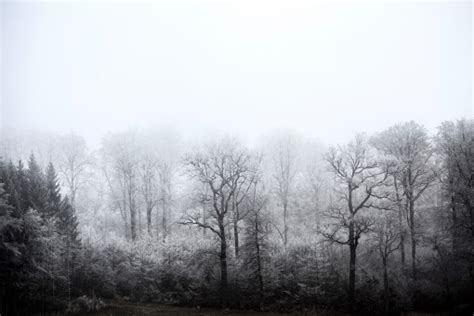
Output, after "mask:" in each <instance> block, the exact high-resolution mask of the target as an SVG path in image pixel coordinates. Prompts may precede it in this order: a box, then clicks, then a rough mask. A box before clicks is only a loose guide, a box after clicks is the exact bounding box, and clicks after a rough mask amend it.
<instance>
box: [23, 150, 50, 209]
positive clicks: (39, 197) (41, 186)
mask: <svg viewBox="0 0 474 316" xmlns="http://www.w3.org/2000/svg"><path fill="white" fill-rule="evenodd" d="M26 179H27V191H28V194H27V195H28V207H31V208H33V209H36V210H38V211H39V212H41V214H42V215H43V216H47V215H49V214H47V213H46V210H45V208H46V203H47V194H48V192H47V191H46V186H45V178H44V174H43V172H42V170H41V168H40V166H39V165H38V163H37V162H36V158H35V155H34V154H33V153H32V154H31V155H30V158H29V160H28V170H27V171H26Z"/></svg>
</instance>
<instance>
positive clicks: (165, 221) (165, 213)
mask: <svg viewBox="0 0 474 316" xmlns="http://www.w3.org/2000/svg"><path fill="white" fill-rule="evenodd" d="M161 231H162V233H163V242H165V241H166V237H167V236H168V204H167V202H166V201H163V217H162V218H161Z"/></svg>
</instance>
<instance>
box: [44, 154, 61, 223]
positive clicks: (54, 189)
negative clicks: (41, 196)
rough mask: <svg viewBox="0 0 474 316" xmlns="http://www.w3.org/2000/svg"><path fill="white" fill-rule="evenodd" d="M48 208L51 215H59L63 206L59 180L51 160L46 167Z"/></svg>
mask: <svg viewBox="0 0 474 316" xmlns="http://www.w3.org/2000/svg"><path fill="white" fill-rule="evenodd" d="M46 208H47V210H46V212H47V213H48V214H49V216H50V217H59V213H60V212H61V208H62V205H61V193H60V186H59V180H58V176H57V174H56V170H55V169H54V166H53V164H52V163H51V162H50V163H49V165H48V168H47V169H46Z"/></svg>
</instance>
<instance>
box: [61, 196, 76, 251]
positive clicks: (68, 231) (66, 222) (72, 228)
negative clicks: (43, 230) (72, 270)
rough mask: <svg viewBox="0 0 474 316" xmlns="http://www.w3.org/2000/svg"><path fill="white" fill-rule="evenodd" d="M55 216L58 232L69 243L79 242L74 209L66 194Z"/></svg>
mask: <svg viewBox="0 0 474 316" xmlns="http://www.w3.org/2000/svg"><path fill="white" fill-rule="evenodd" d="M57 218H58V221H57V223H58V228H59V232H60V233H61V234H62V235H64V236H65V237H66V238H67V239H68V240H69V241H70V242H71V244H75V245H77V244H79V242H80V240H79V232H78V221H77V216H76V211H75V210H74V208H73V207H72V205H71V203H70V202H69V198H68V197H67V196H66V197H65V198H64V199H63V200H62V202H61V204H60V208H59V213H58V216H57Z"/></svg>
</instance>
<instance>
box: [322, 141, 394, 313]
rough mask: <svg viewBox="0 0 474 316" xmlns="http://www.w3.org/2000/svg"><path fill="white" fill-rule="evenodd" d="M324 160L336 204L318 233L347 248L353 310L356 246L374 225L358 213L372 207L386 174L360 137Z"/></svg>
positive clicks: (330, 151)
mask: <svg viewBox="0 0 474 316" xmlns="http://www.w3.org/2000/svg"><path fill="white" fill-rule="evenodd" d="M326 160H327V162H328V163H329V171H330V172H331V173H332V174H333V175H334V177H335V181H336V185H337V187H336V189H335V194H336V198H337V200H338V201H339V203H336V204H335V205H333V206H331V207H330V208H329V210H328V212H327V213H326V216H327V217H328V218H329V219H330V220H331V223H330V224H328V225H326V226H327V227H326V228H325V229H324V230H323V232H322V234H323V236H324V237H325V238H326V239H327V240H329V241H330V242H334V243H337V244H340V245H347V246H348V247H349V252H350V259H349V304H350V307H351V308H353V305H354V293H355V277H356V255H357V253H356V251H357V246H358V245H359V240H360V238H361V236H362V234H365V233H367V232H369V229H370V227H371V226H372V225H373V223H374V220H373V219H371V218H370V217H368V216H364V215H363V214H362V213H361V212H362V210H364V209H368V208H371V207H376V204H375V203H374V200H377V199H378V198H379V196H378V195H377V193H376V190H377V188H378V187H380V186H381V185H383V184H384V182H385V181H386V178H387V173H386V172H385V170H381V169H380V168H379V166H378V165H377V163H376V162H375V161H374V160H372V159H371V158H370V157H369V147H368V144H367V142H366V140H365V138H364V137H363V136H361V135H358V136H357V137H356V139H355V140H354V141H353V142H351V143H349V144H348V145H347V146H339V147H337V148H332V149H330V150H329V152H328V154H327V155H326Z"/></svg>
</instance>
